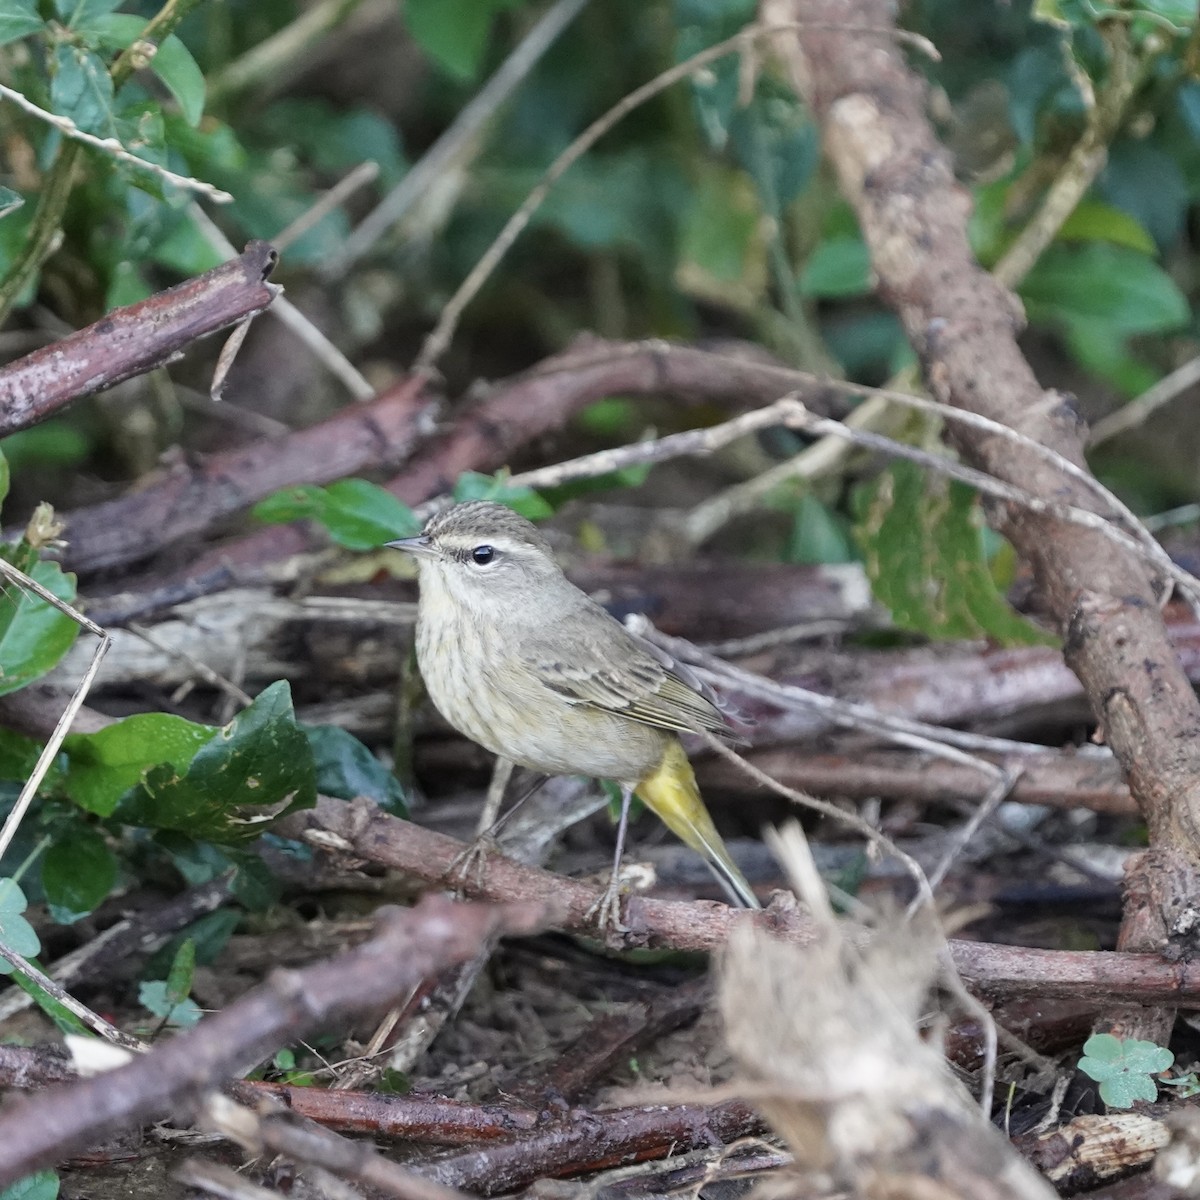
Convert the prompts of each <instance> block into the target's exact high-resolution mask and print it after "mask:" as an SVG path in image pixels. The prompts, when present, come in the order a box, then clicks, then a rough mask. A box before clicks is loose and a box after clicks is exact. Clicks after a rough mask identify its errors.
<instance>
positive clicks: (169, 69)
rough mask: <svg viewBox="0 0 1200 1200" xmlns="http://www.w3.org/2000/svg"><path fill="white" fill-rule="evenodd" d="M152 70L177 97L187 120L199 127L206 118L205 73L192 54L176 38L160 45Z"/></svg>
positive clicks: (176, 99) (152, 63)
mask: <svg viewBox="0 0 1200 1200" xmlns="http://www.w3.org/2000/svg"><path fill="white" fill-rule="evenodd" d="M150 69H151V70H152V71H153V72H154V73H155V75H157V76H158V77H159V79H161V80H162V81H163V84H164V85H165V86H166V89H167V91H169V92H170V93H171V95H172V96H174V97H175V101H176V103H177V104H178V105H179V111H180V112H181V113H182V114H183V118H184V120H185V121H187V123H188V124H189V125H199V124H200V118H201V117H202V116H203V115H204V97H205V84H204V72H203V71H201V70H200V67H199V65H198V64H197V62H196V60H195V59H194V58H193V57H192V54H191V51H190V50H189V49H188V48H187V47H186V46H185V45H184V44H183V43H182V42H181V41H180V40H179V39H178V38H177V37H175V36H174V35H172V36H171V37H169V38H167V39H166V40H165V41H164V42H163V43H162V45H160V46H159V48H158V51H157V53H156V54H155V55H154V58H153V60H152V61H151V63H150Z"/></svg>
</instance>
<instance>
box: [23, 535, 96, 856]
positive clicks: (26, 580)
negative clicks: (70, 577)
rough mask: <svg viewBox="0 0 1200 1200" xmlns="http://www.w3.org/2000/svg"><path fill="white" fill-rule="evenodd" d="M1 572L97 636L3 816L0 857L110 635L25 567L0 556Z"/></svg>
mask: <svg viewBox="0 0 1200 1200" xmlns="http://www.w3.org/2000/svg"><path fill="white" fill-rule="evenodd" d="M0 573H3V574H4V575H6V576H7V577H8V578H9V579H11V580H12V581H13V582H14V583H15V584H16V585H17V586H18V587H22V588H27V589H29V590H30V591H32V592H33V593H34V594H35V595H37V596H39V597H40V598H41V599H42V600H44V601H45V602H46V603H47V604H50V605H53V606H54V607H55V608H57V609H58V611H59V612H61V613H63V614H65V615H66V616H68V617H70V618H71V620H72V621H74V622H75V623H76V624H77V625H82V626H83V628H84V629H86V630H88V631H89V632H90V633H94V634H95V635H96V637H98V638H99V639H100V640H99V642H98V643H97V645H96V650H95V653H94V654H93V655H92V661H91V663H89V664H88V668H87V670H86V671H85V672H84V674H83V678H82V679H80V681H79V685H78V687H76V689H75V691H74V693H73V694H72V696H71V699H70V700H68V701H67V705H66V707H65V708H64V709H63V712H62V716H61V717H59V719H58V724H57V725H55V726H54V732H53V733H52V734H51V735H50V740H49V741H48V742H47V743H46V745H45V746H44V747H43V748H42V752H41V754H39V755H38V760H37V762H36V763H35V764H34V768H33V771H32V772H31V774H30V776H29V778H28V779H27V780H26V781H25V785H24V787H22V788H21V791H20V794H19V795H18V796H17V799H16V803H14V804H13V807H12V811H11V812H10V813H9V814H8V816H7V817H6V818H5V821H4V826H3V828H0V858H3V857H4V852H5V850H7V849H8V847H9V843H11V842H12V840H13V837H14V836H15V835H16V832H17V827H18V826H19V825H20V824H21V821H22V819H23V818H24V816H25V813H26V811H27V810H28V808H29V805H30V804H31V803H32V802H33V798H34V796H35V795H36V794H37V790H38V788H39V787H40V786H41V783H42V780H43V779H44V778H45V776H46V772H47V771H48V770H49V769H50V764H51V763H52V762H53V761H54V759H55V757H56V756H57V754H58V748H59V746H61V745H62V741H63V738H65V737H66V736H67V730H68V729H70V728H71V722H72V721H73V720H74V719H75V714H76V713H77V712H78V711H79V710H80V709H81V708H82V707H83V702H84V699H85V698H86V697H87V694H88V689H89V688H90V687H91V686H92V682H93V680H95V678H96V672H97V671H99V670H100V663H101V662H102V661H103V659H104V656H105V654H107V653H108V647H109V645H110V644H111V638H110V637H109V634H108V631H107V630H104V629H101V628H100V626H99V625H97V624H96V623H95V622H94V621H91V620H89V619H88V618H87V617H85V616H84V615H83V613H81V612H79V611H78V610H77V609H75V608H72V607H71V605H69V604H68V603H67V602H66V601H65V600H60V599H59V598H58V597H57V596H56V595H55V594H54V593H53V592H52V591H50V590H49V588H45V587H43V586H42V585H41V584H40V583H38V582H37V580H36V579H31V578H30V577H29V576H28V575H26V574H25V572H24V571H19V570H17V568H16V567H14V566H13V565H12V564H11V563H8V562H5V561H4V559H2V558H0Z"/></svg>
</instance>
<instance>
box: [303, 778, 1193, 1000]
mask: <svg viewBox="0 0 1200 1200" xmlns="http://www.w3.org/2000/svg"><path fill="white" fill-rule="evenodd" d="M281 832H286V834H287V836H291V837H296V838H299V839H301V840H303V841H306V842H308V843H309V844H310V845H312V846H316V847H318V848H320V849H324V850H330V851H333V852H335V853H344V854H349V855H351V856H352V857H354V858H358V859H365V860H366V861H368V862H373V863H378V864H380V865H382V866H386V867H388V868H390V869H392V870H396V871H402V872H404V873H405V874H406V875H408V876H410V877H412V878H414V879H420V880H424V881H425V882H426V883H428V884H430V885H434V886H440V885H443V884H445V882H446V880H447V878H448V877H449V874H450V872H451V871H452V870H453V869H454V865H455V863H456V861H457V859H458V858H459V856H460V855H461V854H462V851H463V849H464V846H463V843H462V842H460V841H458V840H456V839H455V838H451V837H447V836H446V835H445V834H441V833H436V832H434V831H433V830H430V829H423V828H422V827H421V826H419V825H414V824H412V823H411V822H409V821H403V820H401V819H400V818H399V817H392V816H389V815H388V814H387V813H385V812H382V811H381V810H380V809H379V808H377V807H376V806H375V805H373V804H372V803H370V802H369V801H366V800H351V801H343V800H331V799H328V798H325V797H323V798H321V799H320V800H319V801H318V802H317V805H316V807H315V808H312V809H308V810H306V811H305V812H302V813H296V814H294V815H292V816H290V817H288V818H287V819H286V821H284V822H282V823H281ZM461 886H462V890H463V891H464V892H465V893H466V894H467V895H468V896H470V897H471V898H472V899H478V900H487V901H492V902H502V903H509V902H528V903H532V904H535V905H547V904H555V903H557V910H556V917H555V922H554V923H555V927H556V928H558V929H562V930H565V931H567V932H571V933H579V934H584V935H594V934H595V928H596V926H595V920H594V918H593V917H591V916H590V915H589V910H590V909H591V908H592V906H593V905H594V904H595V903H596V901H597V900H598V899H599V898H600V896H601V894H602V892H603V887H602V886H601V885H599V884H594V885H593V884H588V883H584V882H582V881H580V880H577V879H567V878H565V877H564V876H562V875H554V874H552V873H551V872H549V871H542V870H538V869H535V868H532V867H523V866H521V865H520V864H519V863H516V862H513V861H512V860H511V859H508V858H505V857H503V856H501V855H496V854H490V855H488V856H487V857H486V858H485V859H484V860H483V862H482V864H481V865H480V868H479V870H478V871H477V872H473V873H471V874H470V875H469V877H468V878H467V879H464V880H463V881H462V883H461ZM622 915H623V918H624V921H625V923H626V924H627V925H628V926H629V929H628V930H627V931H626V932H624V933H616V932H614V933H610V934H609V937H608V944H609V945H611V946H613V947H615V948H618V949H624V950H633V949H637V948H644V947H649V948H652V949H674V950H698V951H704V952H706V953H711V952H712V951H714V950H718V949H720V948H721V947H723V946H724V945H725V944H726V942H727V941H728V940H729V936H730V933H731V932H732V930H733V929H734V928H735V927H736V926H738V925H740V924H744V923H747V922H748V923H752V924H756V925H759V926H761V927H763V928H766V929H768V930H771V931H773V932H775V933H776V934H777V935H778V936H780V937H785V938H787V939H789V940H790V941H794V942H797V943H799V944H801V945H803V944H806V943H807V942H809V941H811V940H812V938H813V937H814V936H815V934H816V928H815V926H814V923H813V922H812V921H811V920H810V919H809V918H808V917H807V916H804V915H802V914H801V913H799V912H797V911H796V910H794V909H789V908H787V907H785V906H783V905H780V904H779V903H776V904H774V905H773V906H772V907H770V908H768V909H767V910H766V911H765V912H763V913H758V914H750V913H748V912H746V911H744V910H741V909H734V908H730V907H729V906H728V905H726V904H720V903H715V902H711V901H704V900H697V901H693V902H691V903H683V902H680V901H673V900H658V899H655V898H653V897H650V896H630V897H629V898H628V900H627V901H626V902H625V905H624V907H623V914H622ZM864 936H865V935H864ZM948 945H949V949H950V954H951V957H952V958H953V961H954V965H955V966H956V967H957V969H958V972H959V974H960V975H961V976H962V979H963V981H964V982H965V983H966V984H967V985H968V986H969V987H970V988H971V990H972V991H973V992H975V993H976V994H977V995H980V996H984V997H987V998H989V999H994V1000H999V999H1001V998H1008V997H1013V998H1019V997H1023V996H1044V997H1052V998H1057V999H1063V1000H1086V1001H1089V1002H1095V1003H1096V1004H1101V1003H1104V1002H1105V1001H1113V1000H1116V1001H1122V1002H1124V1001H1128V1002H1130V1003H1134V1004H1158V1003H1161V1002H1163V1001H1167V1002H1170V1003H1172V1004H1177V1005H1180V1006H1183V1007H1188V1008H1200V963H1196V962H1188V961H1181V962H1177V963H1176V962H1168V961H1167V960H1165V959H1163V958H1160V957H1159V956H1158V955H1155V954H1128V953H1119V952H1113V951H1099V950H1097V951H1083V950H1078V951H1075V950H1034V949H1029V948H1027V947H1022V946H1003V945H993V944H990V943H986V942H968V941H962V940H959V939H951V940H950V942H949V943H948Z"/></svg>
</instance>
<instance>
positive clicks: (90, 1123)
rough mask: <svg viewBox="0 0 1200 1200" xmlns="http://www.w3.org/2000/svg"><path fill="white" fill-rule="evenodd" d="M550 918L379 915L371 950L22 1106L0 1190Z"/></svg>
mask: <svg viewBox="0 0 1200 1200" xmlns="http://www.w3.org/2000/svg"><path fill="white" fill-rule="evenodd" d="M551 911H553V905H552V904H551V905H550V906H549V907H546V906H541V907H533V906H528V905H525V906H519V907H502V908H492V907H482V906H478V905H457V904H452V903H450V902H448V901H446V900H444V899H441V898H439V897H428V898H426V899H425V900H424V901H423V902H422V903H421V904H420V905H419V906H418V907H417V908H415V909H411V910H399V909H383V910H381V911H380V913H379V915H378V921H379V924H378V930H377V932H376V934H375V935H374V937H372V938H371V940H370V941H368V942H365V943H364V944H363V945H361V946H358V947H356V948H355V949H354V950H351V951H348V952H347V953H345V954H343V955H340V956H339V957H337V958H335V959H331V960H329V961H328V962H323V963H317V964H315V965H313V966H310V967H305V968H303V969H301V970H296V971H276V972H275V973H274V974H273V975H272V976H270V978H268V980H267V981H266V982H265V983H263V984H261V985H260V986H259V987H257V988H255V989H254V990H253V991H251V992H249V993H248V994H247V995H245V996H243V997H242V998H241V999H239V1000H237V1001H235V1002H234V1003H233V1004H231V1005H230V1006H229V1007H228V1008H226V1009H225V1010H223V1011H222V1012H220V1013H217V1014H216V1015H214V1016H212V1017H209V1018H207V1019H206V1020H204V1021H202V1022H201V1023H200V1024H199V1025H197V1026H196V1027H195V1028H194V1029H191V1030H189V1031H187V1032H186V1033H181V1034H179V1035H178V1036H177V1037H175V1038H173V1039H171V1040H170V1041H169V1042H165V1043H163V1044H162V1045H160V1046H156V1047H155V1048H154V1049H153V1050H152V1051H150V1052H149V1053H147V1054H144V1055H142V1056H140V1057H139V1058H137V1059H135V1060H133V1061H131V1062H129V1063H128V1064H127V1065H125V1066H123V1067H119V1068H117V1069H116V1070H114V1071H109V1072H107V1073H106V1074H104V1075H100V1076H96V1077H94V1078H91V1079H85V1080H80V1081H79V1082H78V1083H74V1084H65V1085H62V1086H60V1087H54V1088H50V1089H48V1090H47V1091H45V1092H42V1093H40V1094H38V1095H36V1096H32V1097H25V1098H22V1099H20V1100H18V1101H16V1102H15V1103H13V1104H11V1105H10V1106H8V1107H7V1108H6V1109H5V1110H4V1112H3V1113H2V1114H0V1187H4V1186H6V1185H8V1184H10V1183H12V1182H13V1181H14V1180H16V1179H19V1178H21V1176H23V1175H27V1174H29V1173H30V1172H31V1171H35V1170H38V1169H39V1168H41V1167H45V1166H49V1165H50V1164H52V1163H54V1162H56V1161H59V1160H60V1159H62V1158H64V1157H65V1156H66V1155H68V1154H70V1153H71V1152H72V1151H74V1150H78V1149H80V1148H81V1147H83V1146H87V1145H90V1144H92V1143H94V1142H96V1141H99V1140H101V1139H102V1138H104V1137H107V1136H109V1135H111V1134H113V1133H116V1132H117V1131H119V1130H123V1129H129V1128H132V1127H136V1126H138V1125H140V1124H142V1123H145V1122H148V1121H153V1120H160V1119H162V1118H163V1117H165V1116H167V1115H168V1114H170V1113H171V1112H172V1111H175V1110H177V1109H179V1108H181V1107H187V1106H189V1105H191V1104H194V1103H195V1102H196V1100H197V1099H198V1098H199V1097H200V1096H201V1095H202V1094H203V1093H204V1092H206V1091H208V1090H210V1089H212V1088H216V1087H219V1086H221V1085H222V1084H224V1083H226V1082H227V1081H228V1080H230V1079H232V1078H235V1077H236V1076H238V1075H240V1074H242V1073H243V1072H244V1071H246V1070H247V1069H248V1068H249V1067H250V1066H252V1065H254V1064H255V1063H257V1062H258V1061H260V1060H261V1059H262V1058H263V1057H264V1056H266V1055H269V1054H271V1053H272V1052H273V1051H275V1050H277V1049H278V1048H279V1047H280V1046H282V1045H285V1044H286V1043H288V1042H290V1041H293V1040H295V1039H297V1038H302V1037H304V1036H305V1035H306V1034H307V1033H309V1032H311V1031H312V1030H314V1029H317V1028H320V1027H323V1026H325V1025H327V1024H329V1023H330V1022H331V1021H333V1020H335V1019H336V1018H339V1017H342V1016H346V1015H349V1014H353V1013H362V1012H370V1011H373V1010H377V1009H379V1008H381V1007H383V1006H384V1005H386V1004H388V1003H390V1002H391V1001H393V1000H394V999H395V998H396V997H397V996H399V995H401V994H403V993H404V992H405V991H406V990H407V989H408V988H410V987H412V986H413V985H414V984H415V983H417V982H418V981H419V980H420V979H421V978H423V977H424V976H425V975H427V974H429V973H430V972H432V971H435V970H438V969H440V968H443V967H446V966H449V965H450V964H452V963H455V962H461V961H463V960H464V959H466V958H469V957H470V956H471V955H472V954H474V953H475V952H476V951H477V950H478V948H479V947H480V945H482V944H483V942H484V941H485V940H486V939H487V938H488V937H490V936H492V935H493V934H495V933H497V932H508V933H530V932H533V931H534V930H535V929H537V928H538V927H540V926H541V925H543V924H544V922H545V918H546V916H547V914H548V913H549V912H551Z"/></svg>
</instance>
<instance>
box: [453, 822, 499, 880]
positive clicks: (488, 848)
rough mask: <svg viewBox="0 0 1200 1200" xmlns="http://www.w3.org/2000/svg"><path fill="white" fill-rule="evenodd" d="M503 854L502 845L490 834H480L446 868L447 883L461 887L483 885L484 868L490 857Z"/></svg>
mask: <svg viewBox="0 0 1200 1200" xmlns="http://www.w3.org/2000/svg"><path fill="white" fill-rule="evenodd" d="M500 853H502V851H501V849H500V843H499V842H498V841H496V839H495V838H494V837H493V836H492V835H491V834H490V833H480V834H476V836H475V837H474V838H473V839H472V841H471V842H470V844H469V845H468V846H467V847H466V849H464V850H463V851H462V852H461V853H460V854H458V855H457V856H456V857H455V859H454V861H453V862H452V863H451V864H450V866H449V867H447V868H446V881H447V882H449V883H457V884H459V885H463V884H467V883H474V884H475V885H476V887H479V886H482V884H483V868H484V864H485V863H486V862H487V859H488V856H489V855H492V854H500Z"/></svg>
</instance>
